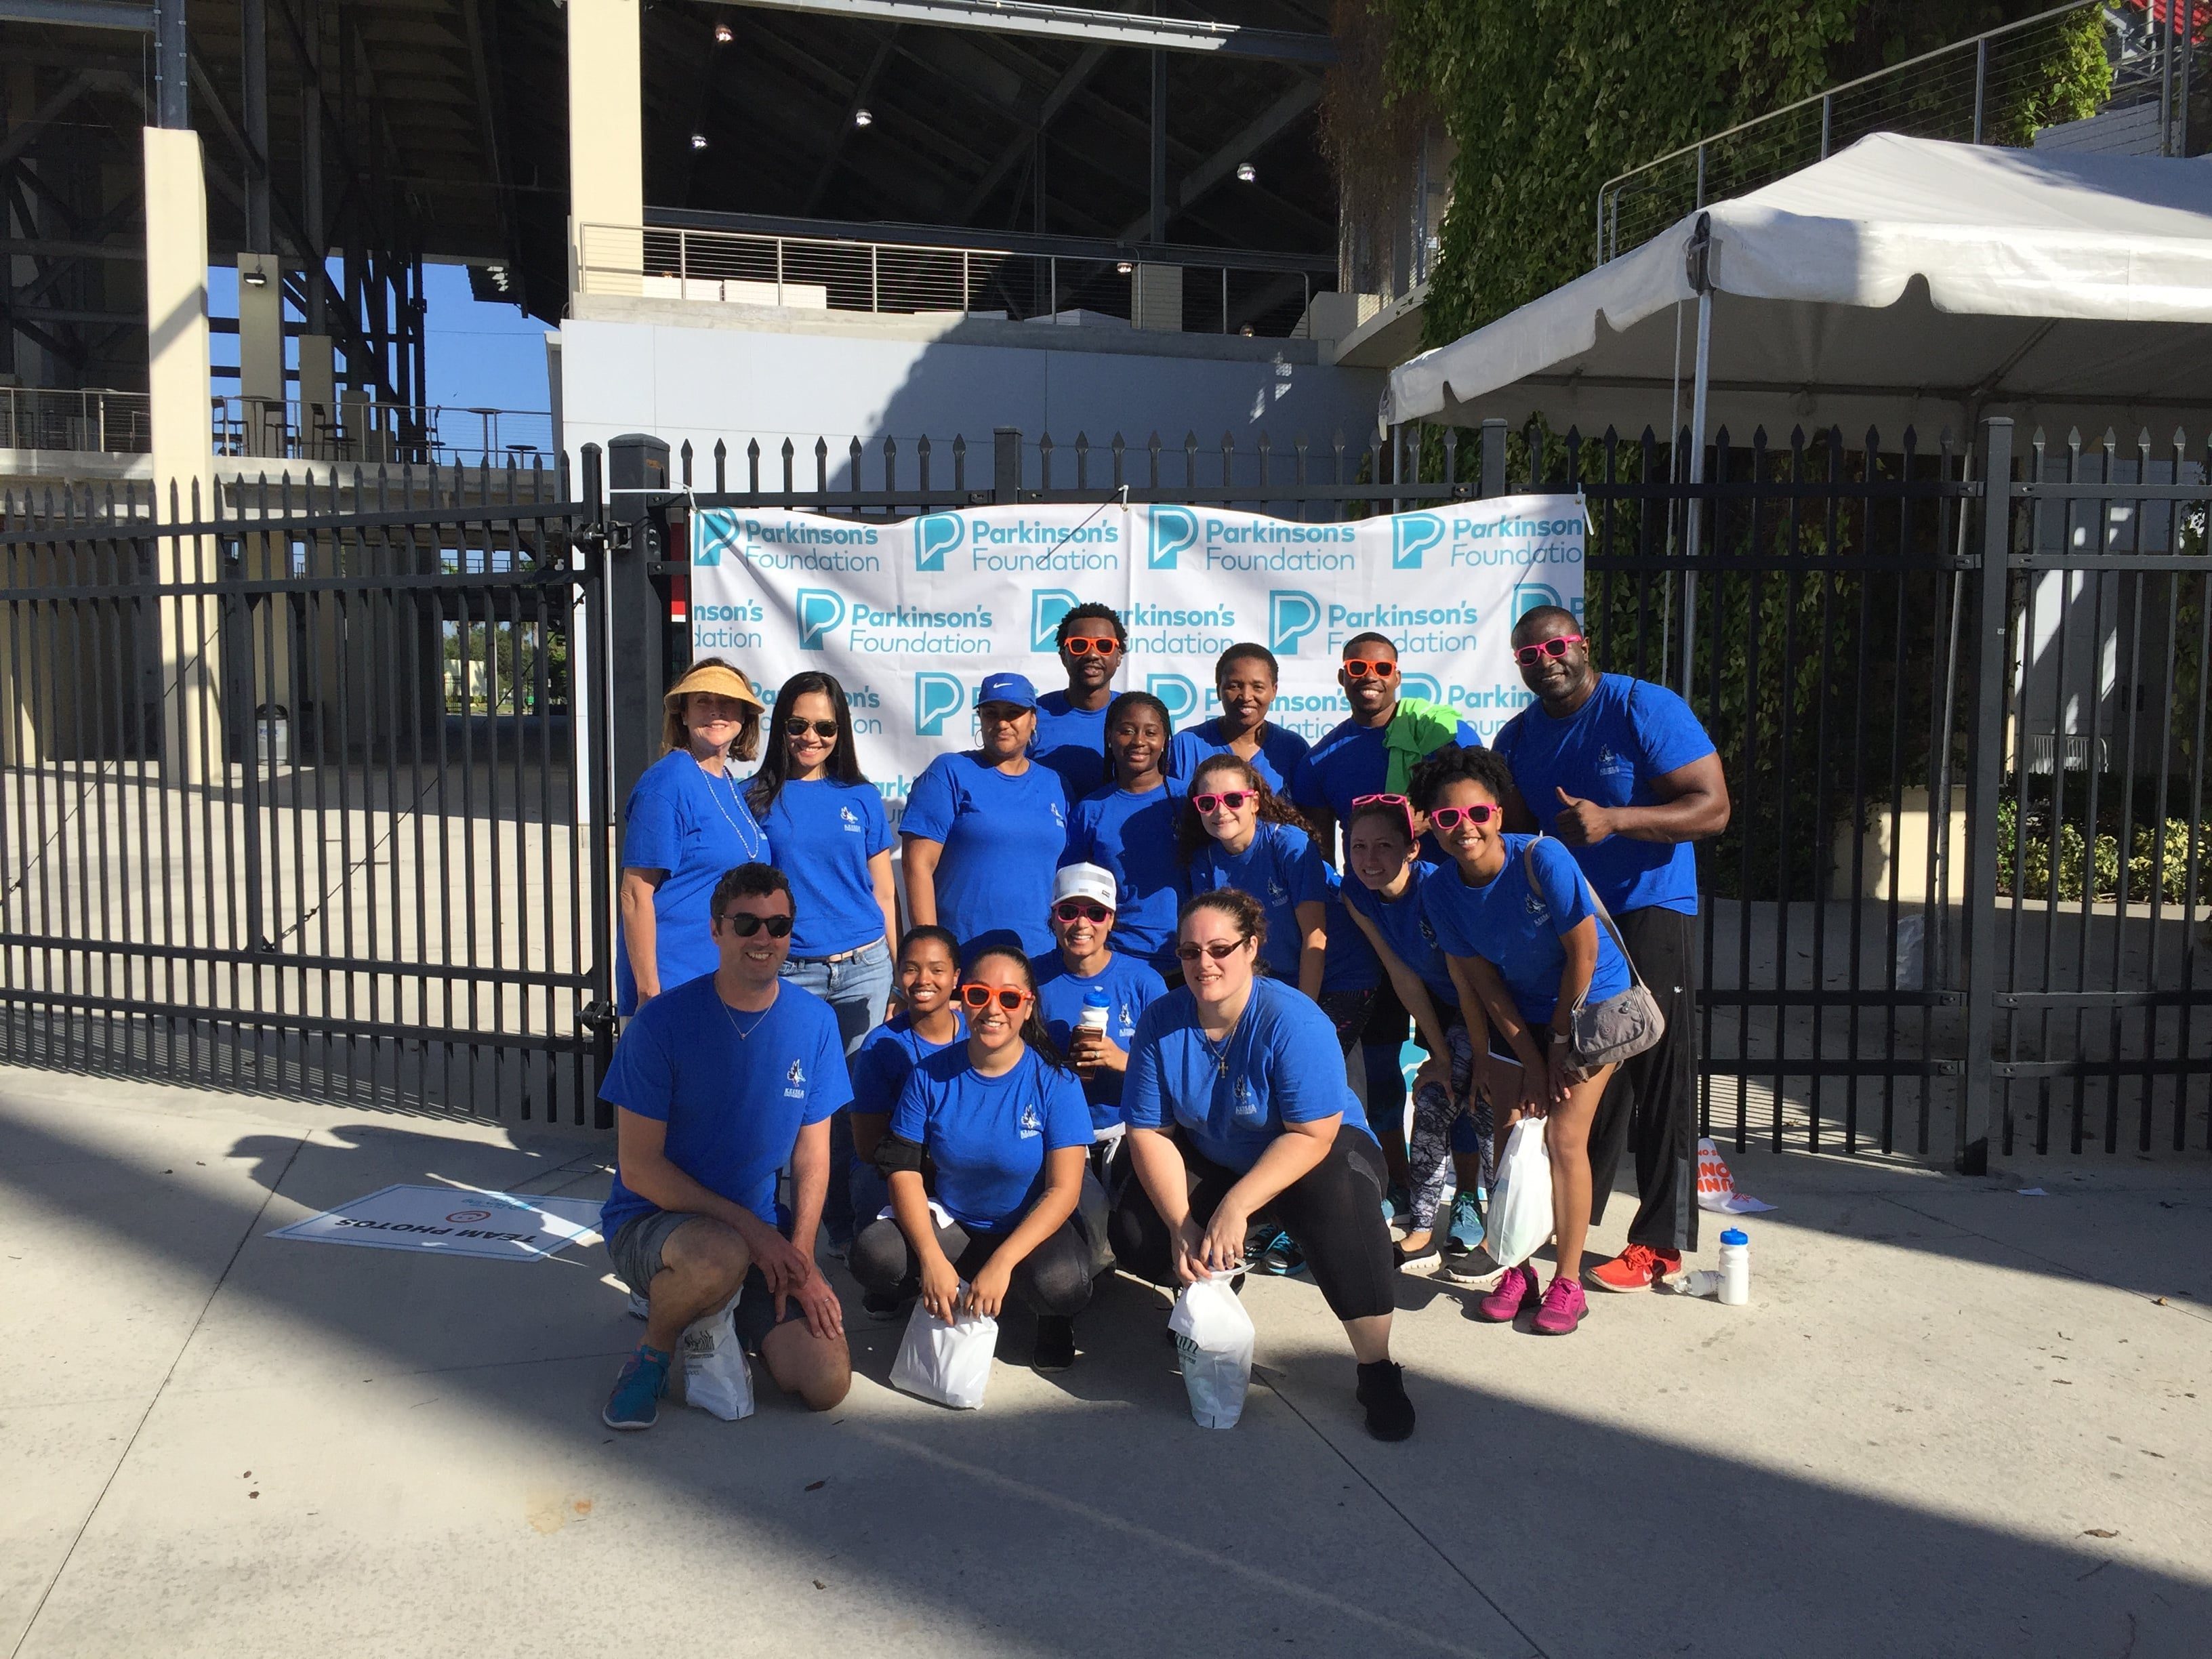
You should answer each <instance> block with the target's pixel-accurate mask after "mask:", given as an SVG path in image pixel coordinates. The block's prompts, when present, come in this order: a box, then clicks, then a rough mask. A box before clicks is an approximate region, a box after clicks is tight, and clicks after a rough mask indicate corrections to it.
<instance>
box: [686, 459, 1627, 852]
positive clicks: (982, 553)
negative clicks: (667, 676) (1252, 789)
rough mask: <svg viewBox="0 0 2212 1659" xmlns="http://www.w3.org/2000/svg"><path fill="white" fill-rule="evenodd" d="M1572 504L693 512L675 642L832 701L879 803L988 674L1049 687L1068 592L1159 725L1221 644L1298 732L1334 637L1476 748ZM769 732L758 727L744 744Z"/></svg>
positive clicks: (967, 712)
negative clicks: (799, 684)
mask: <svg viewBox="0 0 2212 1659" xmlns="http://www.w3.org/2000/svg"><path fill="white" fill-rule="evenodd" d="M1584 526H1585V520H1584V515H1583V503H1582V501H1581V500H1580V498H1578V497H1577V496H1574V495H1510V496H1499V497H1492V498H1491V499H1489V500H1486V501H1468V502H1465V503H1462V504H1461V505H1458V506H1454V507H1435V508H1431V509H1428V510H1425V511H1422V512H1418V513H1397V514H1394V515H1392V516H1390V517H1388V518H1376V519H1364V520H1358V521H1356V522H1352V523H1337V524H1305V523H1299V522H1297V521H1295V520H1285V519H1271V518H1266V517H1263V516H1261V515H1260V514H1257V513H1231V512H1225V511H1216V510H1214V509H1212V508H1207V507H1171V506H1162V507H1146V506H1122V505H1121V504H1119V503H1109V504H1107V505H1106V506H1104V507H1083V506H1072V507H1048V506H1036V507H975V508H971V509H968V510H965V511H961V512H954V513H929V514H927V515H926V516H924V517H921V518H916V519H908V520H899V521H891V520H884V521H877V522H869V521H865V520H856V519H843V518H831V517H829V516H826V515H823V514H820V513H794V512H787V511H783V510H781V509H777V508H760V509H754V508H743V509H738V508H726V507H716V508H709V509H702V510H701V511H699V512H697V513H694V514H693V516H692V520H691V592H690V614H691V636H692V646H693V649H694V651H695V652H696V653H697V654H698V655H700V656H720V657H724V658H726V659H729V660H730V661H732V662H734V663H735V664H737V665H738V667H740V668H742V669H743V670H744V671H745V672H746V673H747V674H749V675H750V676H751V677H752V678H754V679H755V680H756V681H757V682H758V683H759V684H760V686H761V689H762V693H763V696H766V697H768V698H769V700H770V702H773V701H774V698H775V689H776V687H777V686H778V685H780V684H782V682H783V681H784V679H785V678H787V677H788V676H790V675H793V674H796V673H799V672H802V671H805V670H807V669H818V670H822V671H826V672H829V673H831V674H835V675H836V677H837V678H838V680H839V682H840V683H841V684H842V685H843V686H844V687H845V690H846V692H847V694H848V696H849V697H850V698H851V700H852V705H853V722H854V731H855V732H856V733H857V735H858V742H859V747H860V763H861V766H862V767H863V768H864V769H866V772H867V774H868V775H869V777H871V778H872V779H873V780H874V781H875V782H876V784H877V785H878V787H880V788H881V789H882V790H883V792H884V797H885V799H886V801H887V803H888V804H889V805H890V806H891V808H892V810H893V812H894V815H896V811H897V809H898V807H899V806H900V805H902V804H903V802H904V800H905V799H906V795H907V792H908V789H909V788H910V787H912V785H913V781H914V780H915V777H916V776H918V775H920V773H921V769H922V768H924V767H925V766H927V765H928V763H930V761H931V760H932V759H933V757H936V756H938V755H939V754H941V753H943V752H944V751H945V750H948V749H957V748H964V747H968V746H970V745H972V744H973V743H974V741H975V720H974V708H975V688H976V686H977V684H979V683H980V682H981V680H982V678H983V677H984V676H985V675H986V674H992V673H999V672H1002V671H1010V670H1011V671H1015V672H1018V673H1023V674H1026V675H1028V676H1029V677H1030V679H1031V680H1033V681H1035V682H1036V688H1037V690H1038V691H1039V692H1041V693H1042V692H1046V691H1051V690H1058V689H1060V687H1062V686H1063V685H1064V684H1065V683H1066V682H1065V678H1064V677H1063V675H1062V673H1061V671H1060V662H1059V658H1058V656H1057V653H1056V646H1055V642H1054V632H1055V630H1056V629H1058V628H1059V626H1060V618H1061V617H1064V616H1066V613H1067V611H1068V610H1069V609H1070V608H1071V607H1072V606H1073V605H1079V604H1082V603H1085V602H1086V601H1093V600H1096V601H1099V602H1103V603H1104V604H1107V605H1112V606H1113V607H1114V608H1115V610H1116V611H1120V612H1121V619H1122V621H1123V623H1125V624H1127V628H1128V630H1129V649H1128V655H1127V659H1125V660H1124V662H1123V664H1122V667H1121V672H1120V674H1119V675H1117V676H1116V677H1115V688H1116V689H1117V690H1146V691H1150V692H1152V694H1153V695H1154V696H1157V697H1158V698H1159V699H1160V700H1161V701H1162V702H1164V703H1165V704H1166V705H1167V708H1168V710H1169V713H1170V714H1171V715H1172V716H1173V717H1174V720H1175V723H1176V728H1177V729H1178V730H1180V729H1182V727H1183V726H1188V725H1192V724H1194V723H1195V722H1197V721H1199V720H1206V719H1207V718H1209V717H1211V716H1212V715H1214V714H1218V713H1220V708H1219V705H1218V699H1217V698H1216V696H1215V695H1214V690H1213V664H1214V659H1216V658H1218V656H1219V655H1220V654H1221V653H1223V652H1224V651H1225V650H1226V649H1228V648H1229V647H1231V645H1234V644H1236V643H1237V642H1238V641H1247V640H1249V641H1255V642H1257V643H1259V644H1261V645H1264V646H1266V647H1267V648H1268V649H1269V650H1271V651H1273V653H1275V655H1276V657H1277V658H1278V659H1279V660H1280V662H1281V664H1282V680H1281V691H1280V694H1279V696H1277V698H1276V699H1275V706H1274V709H1273V714H1272V716H1271V718H1273V720H1275V721H1276V722H1278V723H1279V724H1280V725H1282V726H1285V727H1287V728H1289V729H1290V730H1291V731H1295V732H1299V733H1301V734H1302V735H1303V736H1304V737H1305V738H1308V739H1309V740H1311V739H1316V738H1320V737H1321V735H1322V733H1323V732H1327V731H1328V730H1329V729H1330V728H1331V727H1332V726H1335V725H1336V724H1337V722H1338V721H1340V720H1342V719H1344V717H1345V714H1346V706H1345V701H1344V694H1343V692H1342V690H1340V688H1339V686H1338V685H1337V683H1336V671H1337V664H1338V661H1339V659H1340V656H1341V654H1342V652H1343V648H1344V645H1345V643H1346V641H1348V640H1350V639H1351V638H1352V636H1353V635H1357V634H1361V633H1364V632H1368V631H1370V630H1372V631H1374V632H1376V633H1379V634H1383V635H1387V636H1388V637H1389V639H1391V640H1392V641H1395V643H1396V645H1397V647H1398V653H1399V664H1400V667H1401V673H1402V675H1403V684H1404V691H1405V694H1406V695H1407V696H1419V697H1427V698H1430V699H1431V700H1433V701H1435V702H1441V703H1447V704H1449V705H1450V706H1451V707H1452V708H1456V709H1458V710H1459V711H1460V714H1461V716H1462V718H1463V719H1464V720H1466V721H1467V722H1468V725H1470V726H1474V728H1475V729H1476V730H1477V731H1479V732H1482V733H1483V734H1484V735H1485V736H1486V737H1487V736H1488V735H1489V734H1490V733H1491V732H1494V731H1496V730H1497V729H1498V726H1500V725H1501V724H1502V723H1503V722H1504V720H1507V719H1509V718H1510V716H1511V715H1512V714H1515V713H1516V712H1517V711H1518V710H1519V709H1520V708H1522V707H1523V706H1524V705H1526V704H1527V703H1528V702H1529V700H1530V699H1529V695H1528V690H1527V689H1526V688H1525V687H1524V686H1522V684H1521V677H1520V675H1519V674H1518V673H1517V672H1516V671H1515V669H1514V666H1513V657H1512V651H1511V646H1510V635H1511V633H1512V629H1513V623H1514V620H1515V618H1516V617H1519V616H1520V615H1521V614H1522V612H1523V611H1527V610H1528V608H1529V607H1530V606H1532V605H1565V606H1566V607H1567V608H1568V609H1569V610H1571V611H1573V612H1574V613H1575V614H1576V615H1577V616H1580V615H1581V614H1582V609H1583V531H1584ZM776 740H777V739H776V738H774V737H773V736H771V735H765V734H764V736H763V742H764V743H765V742H773V741H776Z"/></svg>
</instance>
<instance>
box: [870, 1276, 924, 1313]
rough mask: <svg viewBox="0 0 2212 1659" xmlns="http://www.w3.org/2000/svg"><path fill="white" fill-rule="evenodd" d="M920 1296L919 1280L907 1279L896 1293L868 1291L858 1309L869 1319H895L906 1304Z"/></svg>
mask: <svg viewBox="0 0 2212 1659" xmlns="http://www.w3.org/2000/svg"><path fill="white" fill-rule="evenodd" d="M920 1296H921V1280H920V1279H908V1280H907V1281H906V1282H905V1283H904V1284H902V1285H900V1286H899V1287H898V1289H897V1290H896V1291H892V1292H890V1293H889V1294H886V1293H885V1292H884V1291H869V1292H868V1293H867V1294H866V1295H865V1296H863V1297H861V1298H860V1307H861V1310H862V1311H864V1312H865V1313H866V1315H867V1316H868V1317H869V1318H871V1319H882V1320H892V1319H896V1318H897V1317H898V1316H899V1313H900V1311H901V1310H902V1309H904V1308H905V1306H906V1305H907V1304H908V1303H909V1302H912V1301H914V1300H915V1298H916V1297H920Z"/></svg>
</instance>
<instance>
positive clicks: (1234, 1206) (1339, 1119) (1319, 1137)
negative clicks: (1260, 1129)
mask: <svg viewBox="0 0 2212 1659" xmlns="http://www.w3.org/2000/svg"><path fill="white" fill-rule="evenodd" d="M1343 1122H1344V1114H1343V1113H1341V1112H1332V1113H1330V1114H1329V1115H1328V1116H1327V1117H1317V1118H1316V1119H1314V1120H1313V1121H1311V1122H1310V1123H1285V1125H1283V1132H1282V1133H1280V1134H1279V1135H1277V1136H1276V1137H1275V1138H1274V1139H1273V1140H1271V1141H1269V1142H1268V1143H1267V1151H1266V1152H1262V1153H1261V1154H1260V1159H1259V1162H1258V1163H1256V1164H1253V1166H1252V1167H1251V1168H1250V1169H1249V1170H1246V1171H1245V1172H1244V1175H1243V1178H1242V1179H1241V1180H1239V1181H1238V1182H1237V1184H1236V1185H1235V1186H1233V1187H1231V1188H1230V1189H1229V1190H1228V1192H1227V1193H1225V1194H1223V1196H1222V1200H1221V1205H1220V1207H1219V1208H1218V1209H1217V1210H1215V1211H1214V1212H1213V1219H1212V1222H1210V1223H1209V1224H1208V1225H1207V1226H1206V1243H1205V1247H1204V1255H1205V1261H1206V1267H1207V1268H1208V1269H1209V1270H1210V1271H1212V1272H1213V1273H1230V1272H1232V1271H1234V1270H1235V1268H1236V1267H1237V1266H1238V1265H1239V1264H1240V1263H1241V1262H1243V1260H1244V1236H1245V1234H1246V1233H1248V1232H1249V1231H1251V1227H1252V1217H1253V1215H1254V1213H1255V1212H1257V1211H1258V1210H1260V1209H1261V1208H1262V1207H1263V1206H1266V1205H1267V1203H1268V1202H1270V1201H1271V1200H1273V1199H1274V1198H1276V1197H1278V1196H1279V1194H1281V1193H1282V1192H1283V1190H1284V1189H1285V1188H1287V1187H1291V1186H1293V1185H1295V1184H1296V1183H1297V1182H1300V1181H1303V1180H1304V1179H1305V1177H1306V1176H1309V1175H1311V1174H1312V1173H1313V1171H1314V1170H1315V1169H1316V1167H1317V1166H1318V1165H1319V1164H1320V1163H1321V1161H1322V1159H1323V1158H1327V1157H1328V1149H1329V1148H1330V1147H1331V1146H1334V1144H1335V1142H1336V1132H1337V1129H1338V1127H1340V1125H1341V1124H1342V1123H1343Z"/></svg>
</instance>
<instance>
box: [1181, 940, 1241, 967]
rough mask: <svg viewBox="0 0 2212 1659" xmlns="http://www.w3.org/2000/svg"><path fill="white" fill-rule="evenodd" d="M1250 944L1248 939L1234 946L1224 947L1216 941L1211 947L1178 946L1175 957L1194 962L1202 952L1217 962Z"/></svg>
mask: <svg viewBox="0 0 2212 1659" xmlns="http://www.w3.org/2000/svg"><path fill="white" fill-rule="evenodd" d="M1251 942H1252V941H1251V940H1250V939H1238V940H1237V942H1236V943H1235V944H1234V945H1224V944H1222V943H1221V942H1220V941H1219V940H1218V939H1217V940H1215V941H1214V942H1213V943H1212V944H1211V945H1176V956H1178V957H1182V960H1183V961H1185V962H1196V961H1197V960H1198V958H1199V953H1200V951H1203V952H1204V953H1205V954H1206V955H1207V956H1209V957H1212V958H1213V959H1214V960H1215V961H1216V962H1219V961H1220V960H1221V959H1222V958H1223V957H1231V956H1234V955H1236V954H1237V951H1241V950H1243V948H1244V947H1245V946H1246V945H1249V944H1250V943H1251Z"/></svg>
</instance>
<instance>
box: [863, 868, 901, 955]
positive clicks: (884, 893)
mask: <svg viewBox="0 0 2212 1659" xmlns="http://www.w3.org/2000/svg"><path fill="white" fill-rule="evenodd" d="M868 879H869V880H870V881H871V882H872V883H873V884H874V885H875V889H876V908H878V909H879V910H881V911H882V912H883V913H884V946H885V948H886V949H888V950H889V951H890V953H891V960H892V961H894V962H896V961H897V960H898V942H899V925H898V892H897V890H896V888H894V887H893V886H892V885H891V854H890V848H888V847H887V848H884V850H883V851H882V852H880V853H878V854H874V855H873V856H872V857H871V858H870V859H869V860H868Z"/></svg>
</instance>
